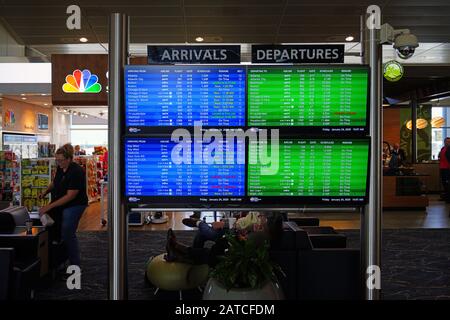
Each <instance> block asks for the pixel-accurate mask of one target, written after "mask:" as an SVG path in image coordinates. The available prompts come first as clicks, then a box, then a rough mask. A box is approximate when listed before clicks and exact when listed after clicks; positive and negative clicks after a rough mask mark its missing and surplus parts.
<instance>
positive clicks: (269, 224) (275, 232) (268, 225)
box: [165, 212, 283, 267]
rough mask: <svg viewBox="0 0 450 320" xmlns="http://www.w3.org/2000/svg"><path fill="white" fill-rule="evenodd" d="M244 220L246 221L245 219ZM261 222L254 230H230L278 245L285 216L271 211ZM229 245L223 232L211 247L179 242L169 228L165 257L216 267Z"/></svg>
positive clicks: (243, 236)
mask: <svg viewBox="0 0 450 320" xmlns="http://www.w3.org/2000/svg"><path fill="white" fill-rule="evenodd" d="M260 217H261V216H260ZM242 219H243V218H242ZM243 221H244V222H245V220H243ZM236 222H237V221H236ZM260 222H261V224H253V225H252V227H251V229H253V231H249V229H250V228H244V229H236V230H235V231H232V230H230V232H233V235H234V236H236V237H239V238H240V239H245V240H246V241H254V242H256V243H257V245H262V244H263V243H264V242H266V241H268V242H269V243H270V245H271V246H277V245H278V241H279V240H280V239H281V234H282V232H283V216H282V215H281V214H280V213H278V212H274V213H270V214H268V215H267V216H264V217H263V218H261V219H260ZM199 225H200V224H199ZM244 225H245V223H244ZM228 246H229V244H228V241H227V238H226V237H225V234H223V235H222V236H221V237H218V238H217V239H216V240H215V243H214V245H213V246H212V247H211V248H203V247H194V246H191V247H189V246H186V245H184V244H181V243H179V242H178V241H177V239H176V236H175V233H174V232H173V230H172V229H169V230H168V232H167V242H166V250H167V255H166V257H165V259H166V260H167V261H168V262H184V263H191V264H208V265H209V266H210V267H214V266H215V265H216V264H217V263H218V257H219V256H223V255H224V254H225V252H226V250H227V249H228Z"/></svg>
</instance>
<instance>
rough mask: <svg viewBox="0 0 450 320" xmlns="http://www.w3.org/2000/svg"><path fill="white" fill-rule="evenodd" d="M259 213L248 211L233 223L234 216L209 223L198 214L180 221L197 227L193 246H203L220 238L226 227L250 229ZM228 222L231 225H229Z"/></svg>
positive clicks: (257, 220) (256, 220)
mask: <svg viewBox="0 0 450 320" xmlns="http://www.w3.org/2000/svg"><path fill="white" fill-rule="evenodd" d="M259 216H260V215H259V213H258V212H255V211H251V212H249V213H248V214H247V215H245V216H243V215H241V216H240V217H238V219H237V220H236V222H235V223H233V221H234V220H235V219H234V218H232V219H230V218H226V219H222V220H221V221H215V222H213V223H212V224H211V225H209V224H208V223H206V222H205V221H203V220H201V219H200V214H198V215H197V216H196V215H192V216H191V218H186V219H183V220H182V222H183V224H184V225H185V226H188V227H191V228H195V227H197V228H198V231H197V233H196V235H195V238H194V242H193V245H192V246H193V247H194V248H203V247H204V245H205V242H206V241H216V240H217V239H219V238H221V237H222V236H223V235H224V234H225V232H226V231H227V230H228V229H233V228H237V229H239V230H245V229H247V230H251V228H252V226H253V225H254V224H256V223H258V222H259V218H258V217H259ZM230 222H231V223H232V224H233V225H231V226H230V225H229V224H230Z"/></svg>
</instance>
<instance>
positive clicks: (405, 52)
mask: <svg viewBox="0 0 450 320" xmlns="http://www.w3.org/2000/svg"><path fill="white" fill-rule="evenodd" d="M418 46H419V42H418V41H417V37H416V36H415V35H413V34H411V33H401V34H399V35H398V36H396V37H395V41H394V48H395V50H396V52H397V55H398V56H399V57H400V58H401V59H409V58H411V57H412V56H413V55H414V52H415V50H416V48H417V47H418Z"/></svg>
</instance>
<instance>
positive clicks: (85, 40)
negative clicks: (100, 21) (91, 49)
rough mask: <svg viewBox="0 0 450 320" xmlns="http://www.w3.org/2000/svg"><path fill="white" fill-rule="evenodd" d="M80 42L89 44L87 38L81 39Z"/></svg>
mask: <svg viewBox="0 0 450 320" xmlns="http://www.w3.org/2000/svg"><path fill="white" fill-rule="evenodd" d="M80 42H88V39H87V38H85V37H82V38H80Z"/></svg>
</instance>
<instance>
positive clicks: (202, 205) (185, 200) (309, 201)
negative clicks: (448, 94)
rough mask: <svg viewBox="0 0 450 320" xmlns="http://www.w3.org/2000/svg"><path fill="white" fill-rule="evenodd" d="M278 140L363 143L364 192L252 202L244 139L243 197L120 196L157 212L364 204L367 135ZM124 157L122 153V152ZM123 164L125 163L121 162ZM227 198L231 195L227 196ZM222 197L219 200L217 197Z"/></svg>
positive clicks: (133, 206) (130, 204) (130, 203)
mask: <svg viewBox="0 0 450 320" xmlns="http://www.w3.org/2000/svg"><path fill="white" fill-rule="evenodd" d="M155 137H158V138H170V136H169V135H167V134H164V135H163V134H160V135H140V136H127V137H126V138H124V139H123V147H124V148H125V144H126V142H127V141H128V140H130V139H133V140H134V139H139V138H155ZM280 138H281V139H289V140H290V139H297V140H356V141H365V142H367V146H368V152H367V157H368V160H367V171H366V185H365V194H364V195H363V196H357V197H356V196H354V197H348V196H324V197H321V196H314V197H305V196H285V195H280V196H258V197H257V198H259V201H256V202H255V201H253V199H252V198H254V196H250V195H249V194H248V178H249V168H248V166H249V156H250V155H249V142H248V140H247V139H246V141H245V153H246V159H245V171H244V180H245V182H244V196H237V197H233V199H229V201H223V198H226V197H202V196H193V197H192V196H191V197H190V196H128V195H126V194H125V195H124V197H125V202H126V204H127V205H128V207H129V208H130V209H139V208H140V209H143V210H144V209H154V210H159V211H170V210H174V211H177V210H183V209H185V210H195V209H198V210H207V209H216V210H219V209H223V210H252V209H255V210H284V209H286V210H289V209H292V210H295V209H302V208H304V207H307V206H308V207H310V206H312V207H314V206H317V207H360V206H364V205H365V204H367V203H368V188H369V180H370V177H369V173H370V154H371V144H370V138H367V137H351V138H350V137H349V138H342V137H327V138H325V137H298V136H294V137H293V136H282V137H280ZM123 154H124V157H125V152H123ZM124 160H125V159H124ZM124 163H125V162H124ZM125 180H126V177H125V175H124V176H123V183H124V184H123V185H124V186H125ZM230 198H231V197H230ZM221 199H222V200H221Z"/></svg>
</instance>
